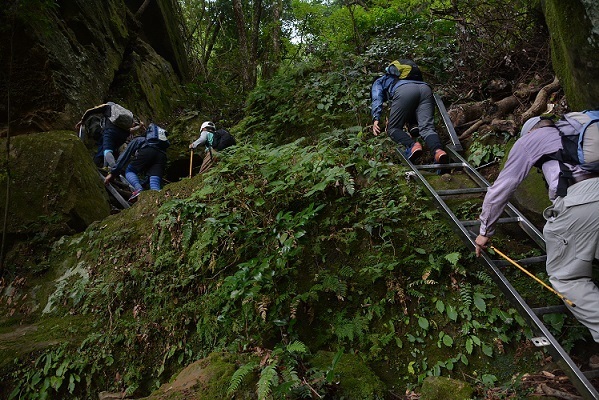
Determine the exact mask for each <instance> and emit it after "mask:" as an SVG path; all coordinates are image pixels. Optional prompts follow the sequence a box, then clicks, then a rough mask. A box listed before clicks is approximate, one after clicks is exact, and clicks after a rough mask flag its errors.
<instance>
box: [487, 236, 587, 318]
mask: <svg viewBox="0 0 599 400" xmlns="http://www.w3.org/2000/svg"><path fill="white" fill-rule="evenodd" d="M491 248H492V249H493V250H494V251H495V252H496V253H497V254H499V255H500V256H501V257H503V258H505V259H506V260H508V261H509V262H510V263H512V264H513V265H515V266H516V267H518V268H520V270H521V271H522V272H524V273H525V274H527V275H528V276H530V277H531V278H533V279H534V280H535V281H537V282H539V283H540V284H541V285H543V286H544V287H545V288H547V289H549V290H550V291H552V292H553V293H555V294H556V295H557V296H558V297H559V298H560V299H562V300H563V301H564V302H565V303H566V304H568V305H569V306H570V307H576V304H574V303H573V302H572V301H570V300H568V299H566V298H565V297H564V295H563V294H561V293H559V292H558V291H556V290H555V289H553V288H552V287H551V286H549V285H547V284H546V283H545V282H543V281H542V280H540V279H539V278H537V277H536V276H534V275H533V274H531V273H530V272H528V270H527V269H525V268H523V267H521V266H520V265H519V264H518V263H517V262H515V261H514V260H512V259H511V258H509V257H508V256H506V255H505V254H503V253H502V252H501V251H499V250H497V248H496V247H494V246H491Z"/></svg>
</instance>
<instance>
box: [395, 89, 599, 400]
mask: <svg viewBox="0 0 599 400" xmlns="http://www.w3.org/2000/svg"><path fill="white" fill-rule="evenodd" d="M434 97H435V101H436V103H437V109H438V110H439V112H440V114H441V118H442V119H443V124H444V125H445V128H446V129H447V132H448V133H449V136H450V139H451V143H450V144H448V145H447V146H446V149H447V154H448V156H449V159H450V162H449V163H448V164H427V165H415V164H413V163H412V162H410V160H409V159H408V158H407V157H406V156H405V155H404V154H403V152H402V151H400V150H399V149H398V151H397V152H398V154H399V156H400V157H401V159H402V160H403V162H404V163H405V164H406V165H408V166H409V167H410V169H411V171H409V172H407V173H406V177H407V178H417V179H418V180H419V181H420V183H421V184H422V185H423V186H424V187H425V189H426V190H427V191H428V192H429V194H430V195H431V196H432V198H433V200H434V201H435V203H436V205H437V207H438V208H439V209H440V210H441V211H442V212H444V213H445V214H446V215H447V216H448V217H449V220H450V222H451V227H452V229H453V230H454V231H455V232H456V233H457V234H458V235H459V236H460V237H461V238H462V240H463V241H464V243H465V244H466V246H467V247H468V248H469V249H470V250H471V251H473V252H474V250H475V242H474V238H475V237H476V233H474V232H473V231H471V230H470V228H472V227H477V226H478V225H479V222H478V221H460V220H459V219H458V218H457V217H456V215H455V214H454V212H453V211H452V210H451V208H450V207H449V206H448V204H447V203H446V202H445V198H448V197H450V196H455V195H470V194H474V195H476V194H479V195H480V194H481V193H486V191H487V188H488V187H489V186H490V184H489V182H488V181H487V180H486V179H485V178H484V177H483V176H482V175H481V174H480V173H479V172H478V170H476V169H475V168H473V167H472V166H471V165H470V164H469V163H468V162H467V161H466V160H465V159H464V158H463V157H462V156H461V155H460V154H459V152H460V151H462V150H463V148H462V146H461V144H460V142H459V139H458V137H457V135H456V133H455V130H454V127H453V125H452V123H451V120H450V119H449V115H448V114H447V111H446V109H445V106H444V105H443V102H442V100H441V98H440V97H439V96H437V95H435V96H434ZM444 169H449V170H458V169H459V170H461V171H463V172H464V173H465V174H466V175H468V177H469V178H470V179H471V180H472V182H473V183H474V184H475V186H474V187H472V188H465V189H450V190H436V189H435V188H434V187H433V186H432V185H431V183H430V182H429V181H428V180H427V178H426V177H425V175H424V174H423V173H422V172H421V171H437V170H444ZM504 214H506V215H507V217H505V218H500V219H499V221H498V222H497V223H498V224H517V225H518V226H519V228H520V229H521V230H522V231H523V232H525V233H526V234H527V235H528V237H530V238H531V239H532V241H533V242H534V243H535V244H536V245H538V247H539V248H540V249H541V250H542V251H543V253H545V240H544V239H543V235H542V234H541V232H539V230H538V229H537V228H536V227H535V226H534V225H533V224H532V223H531V222H530V221H529V220H528V219H527V218H526V217H525V216H524V215H523V214H522V213H521V212H520V211H518V209H517V208H516V207H514V206H513V205H512V204H511V203H508V205H507V206H506V208H505V211H504ZM545 259H546V255H545V256H540V257H531V258H527V259H522V260H518V263H520V264H522V265H527V264H532V263H538V262H543V261H545ZM479 260H480V261H481V263H482V264H484V265H485V266H486V267H487V271H488V272H490V273H491V274H490V275H491V277H492V278H493V280H494V282H495V283H496V284H497V286H499V288H500V289H501V291H502V292H503V294H504V295H505V296H506V297H507V299H508V300H509V301H510V302H511V303H512V305H513V306H514V307H515V308H516V309H517V310H518V312H519V313H520V315H521V316H522V317H523V318H524V319H525V320H526V321H527V323H528V325H529V326H530V328H531V330H532V332H533V334H534V336H535V337H533V338H532V339H531V340H532V342H533V344H534V345H535V346H537V347H543V348H545V349H546V350H547V351H548V352H549V354H551V356H552V357H553V360H554V361H555V362H556V363H557V365H558V366H559V367H560V368H561V369H562V370H563V372H564V373H565V374H566V375H567V376H568V377H569V378H570V381H571V382H572V384H573V385H574V386H575V387H576V389H577V390H578V391H579V393H580V395H581V396H582V397H583V398H584V399H592V400H597V399H599V392H597V389H596V388H595V387H593V385H592V384H591V383H590V382H589V379H592V378H595V377H597V376H599V371H586V372H582V371H581V370H580V369H579V368H578V366H576V364H575V363H574V362H573V361H572V359H571V358H570V356H569V355H568V353H566V351H565V350H564V349H563V348H562V346H561V345H560V344H559V343H558V341H557V340H556V339H555V337H554V336H553V335H552V334H551V333H550V332H549V330H548V329H547V327H546V326H545V325H544V324H543V322H542V321H541V320H540V319H539V317H540V316H541V315H543V314H547V313H552V312H567V311H566V310H567V309H566V307H565V306H553V307H543V308H536V309H533V308H531V307H530V306H529V305H528V304H527V303H526V301H525V300H524V299H523V298H522V296H520V294H519V293H518V292H517V291H516V289H515V288H514V287H513V286H512V284H511V283H510V282H509V281H508V280H507V279H506V277H505V276H504V275H503V273H502V272H501V270H500V267H502V266H504V265H506V264H507V262H506V261H503V260H493V259H492V258H491V257H490V256H489V254H488V253H487V252H483V253H482V255H481V257H480V258H479Z"/></svg>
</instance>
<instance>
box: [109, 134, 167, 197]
mask: <svg viewBox="0 0 599 400" xmlns="http://www.w3.org/2000/svg"><path fill="white" fill-rule="evenodd" d="M167 136H168V132H167V131H166V130H164V129H163V128H161V127H159V126H158V125H156V124H150V125H149V126H148V129H147V130H146V136H139V137H136V138H135V139H133V140H132V141H131V142H130V143H129V145H127V148H126V149H125V151H124V152H123V153H122V154H121V155H120V156H119V158H118V160H117V162H116V164H115V166H114V167H113V168H112V169H111V170H110V173H109V174H108V175H107V176H106V178H105V180H104V183H105V184H108V183H110V181H112V180H113V179H114V177H115V176H118V175H120V174H121V173H122V171H123V169H125V166H126V167H127V168H126V169H125V178H126V179H127V181H128V182H129V184H130V185H131V186H132V187H133V193H132V194H131V197H130V198H129V201H133V200H134V199H136V198H137V196H139V194H140V193H141V192H142V190H143V186H142V184H141V181H140V179H139V174H142V173H143V174H144V175H146V176H148V177H149V180H150V189H151V190H158V191H159V190H161V189H162V177H163V176H164V171H165V169H166V163H167V156H166V149H168V147H169V145H170V144H169V141H168V138H167Z"/></svg>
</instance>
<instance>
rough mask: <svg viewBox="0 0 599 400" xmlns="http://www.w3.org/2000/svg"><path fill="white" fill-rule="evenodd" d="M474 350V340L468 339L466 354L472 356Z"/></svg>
mask: <svg viewBox="0 0 599 400" xmlns="http://www.w3.org/2000/svg"><path fill="white" fill-rule="evenodd" d="M473 350H474V343H473V342H472V339H470V338H468V339H466V352H467V353H468V354H472V351H473Z"/></svg>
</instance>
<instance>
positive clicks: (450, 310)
mask: <svg viewBox="0 0 599 400" xmlns="http://www.w3.org/2000/svg"><path fill="white" fill-rule="evenodd" d="M447 317H449V319H450V320H452V321H457V320H458V311H457V310H456V309H455V307H453V306H452V305H449V306H447Z"/></svg>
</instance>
